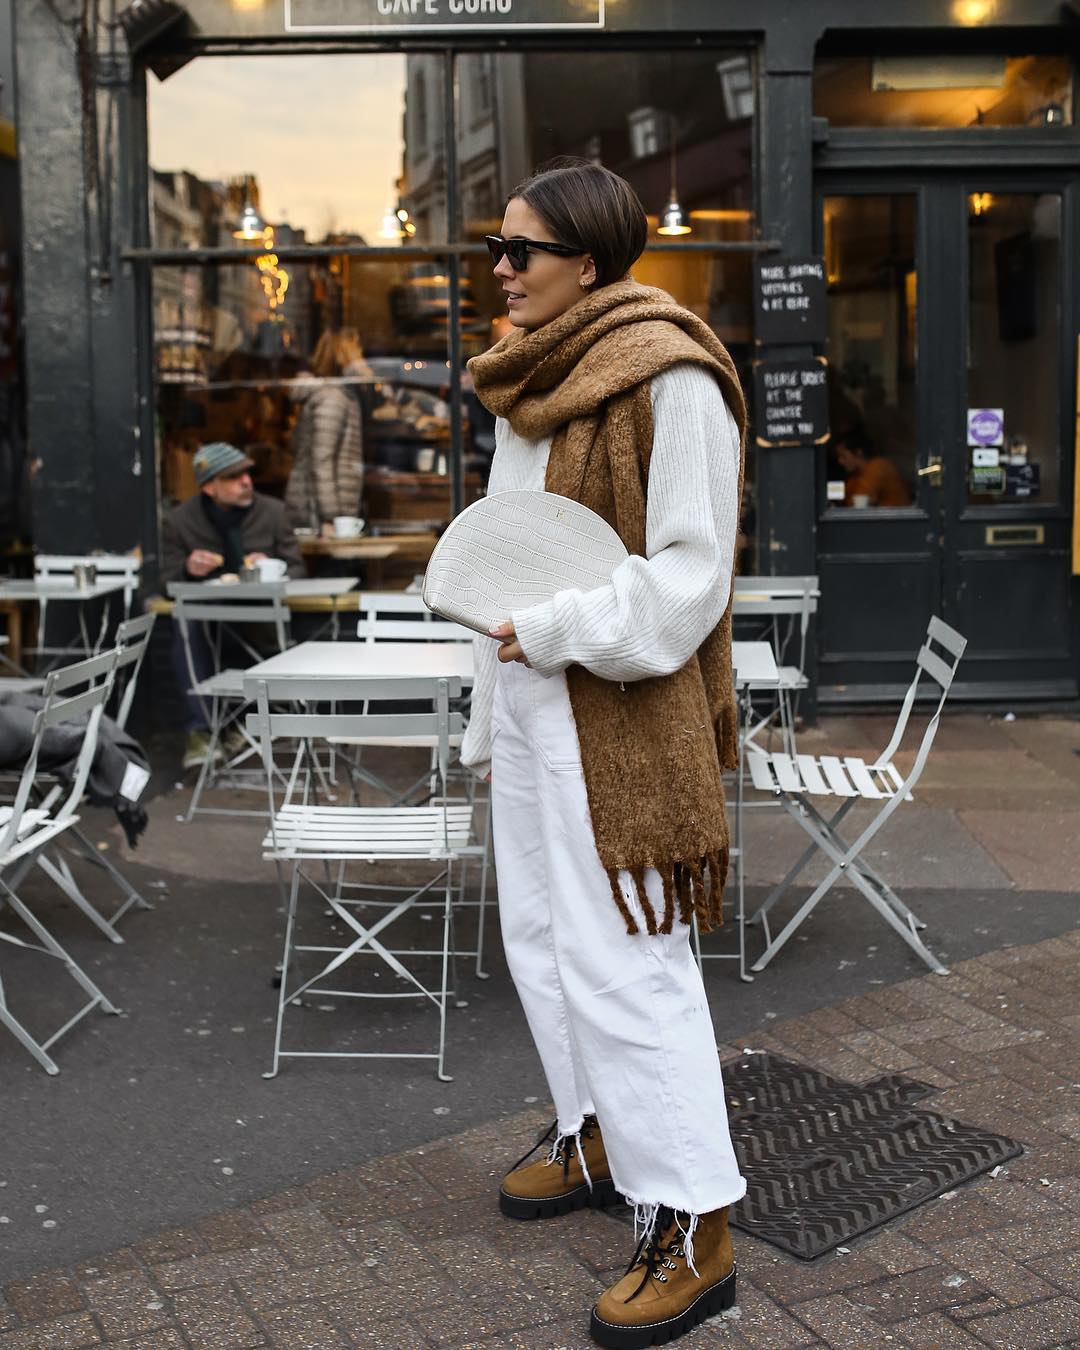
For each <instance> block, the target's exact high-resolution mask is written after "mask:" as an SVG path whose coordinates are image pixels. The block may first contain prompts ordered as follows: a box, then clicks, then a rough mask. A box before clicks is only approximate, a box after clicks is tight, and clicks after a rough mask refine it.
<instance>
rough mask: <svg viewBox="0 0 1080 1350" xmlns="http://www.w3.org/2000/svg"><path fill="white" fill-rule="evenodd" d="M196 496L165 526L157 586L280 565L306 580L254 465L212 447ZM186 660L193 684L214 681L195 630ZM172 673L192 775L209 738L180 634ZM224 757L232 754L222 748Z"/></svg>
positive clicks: (281, 514) (223, 447) (220, 445)
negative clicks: (266, 563)
mask: <svg viewBox="0 0 1080 1350" xmlns="http://www.w3.org/2000/svg"><path fill="white" fill-rule="evenodd" d="M194 463H195V481H196V482H197V483H198V485H199V489H200V490H199V491H198V492H197V493H196V494H195V496H194V497H192V498H190V499H189V500H188V501H186V502H181V503H180V505H179V506H177V507H174V508H173V510H172V511H170V512H169V514H168V516H167V517H166V519H165V524H164V530H163V549H162V563H161V579H162V581H163V582H166V583H167V582H170V581H207V580H209V579H211V578H213V577H218V576H222V575H223V574H225V573H229V572H239V571H240V569H241V567H242V566H243V565H244V562H245V561H247V562H255V561H257V560H258V559H260V558H282V559H284V561H285V563H286V564H287V565H288V574H289V576H291V577H300V576H303V575H304V564H303V562H302V561H301V558H300V550H299V548H298V547H297V544H296V536H295V535H294V534H293V532H292V530H291V528H290V527H289V524H288V522H287V521H286V519H285V507H284V505H283V503H281V502H279V501H277V500H275V499H274V498H273V497H265V496H263V494H262V493H260V492H256V491H255V488H254V487H253V486H252V482H251V467H252V461H251V460H250V459H249V458H248V457H247V455H245V454H244V453H243V451H241V450H237V448H236V446H234V445H227V444H226V443H225V442H224V441H215V442H213V444H211V445H204V446H203V447H202V449H201V450H200V451H199V452H198V453H197V454H196V456H195V461H194ZM191 643H192V646H191V659H192V664H193V665H194V666H195V674H196V676H197V678H198V679H200V680H203V679H206V678H208V677H209V676H210V675H211V674H212V673H213V658H212V655H211V652H210V649H209V646H208V645H207V643H206V640H205V637H204V635H203V633H202V630H201V629H200V628H196V629H195V630H194V631H193V632H192V634H191ZM173 665H174V668H175V670H176V676H177V680H178V682H179V684H180V688H181V690H182V691H183V692H184V694H185V696H186V700H187V712H186V715H185V730H186V731H187V744H186V746H185V749H184V760H183V765H184V768H185V769H190V768H192V767H194V766H195V765H198V764H201V763H202V762H203V761H204V760H205V758H206V755H207V750H208V739H209V738H208V734H207V726H206V713H205V711H204V709H203V705H202V701H201V700H200V699H198V698H196V697H195V696H194V695H193V694H192V693H191V676H190V674H189V672H188V665H187V658H186V656H185V654H184V648H183V643H182V642H181V640H180V634H179V631H178V630H174V633H173ZM225 750H226V753H228V750H229V747H228V746H226V747H225Z"/></svg>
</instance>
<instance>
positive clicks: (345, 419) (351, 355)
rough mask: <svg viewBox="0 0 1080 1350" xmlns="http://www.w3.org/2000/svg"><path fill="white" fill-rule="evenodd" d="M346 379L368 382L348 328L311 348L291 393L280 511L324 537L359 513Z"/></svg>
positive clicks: (356, 438) (359, 468)
mask: <svg viewBox="0 0 1080 1350" xmlns="http://www.w3.org/2000/svg"><path fill="white" fill-rule="evenodd" d="M350 377H351V378H353V379H362V378H364V377H367V378H368V379H370V378H371V369H370V367H369V366H368V364H367V362H366V361H365V360H364V352H363V348H362V347H361V346H360V340H359V338H358V337H357V335H356V332H355V330H354V329H351V328H342V329H338V330H336V331H335V330H328V331H327V332H325V333H323V335H322V337H321V338H320V339H319V341H318V344H317V346H316V348H315V354H314V356H313V357H312V361H311V373H310V374H304V375H301V376H300V377H298V378H297V379H296V380H295V381H294V382H293V385H292V390H291V393H292V397H293V398H294V399H295V400H296V401H297V402H298V403H299V404H300V405H301V407H300V414H299V416H298V417H297V420H296V426H295V428H294V430H293V437H292V449H293V455H294V457H295V458H294V461H293V467H292V472H291V473H290V474H289V483H288V486H287V487H286V489H285V509H286V511H287V512H288V516H289V523H290V524H291V525H292V527H293V528H294V529H295V528H297V527H302V528H309V529H313V530H315V531H316V532H317V533H320V534H328V533H331V532H332V530H333V520H334V517H335V516H358V515H359V514H360V493H361V490H362V488H363V485H364V433H363V421H362V418H361V413H360V403H359V400H358V399H357V397H356V395H355V394H354V393H353V391H352V388H351V387H350V385H349V383H348V381H349V379H350Z"/></svg>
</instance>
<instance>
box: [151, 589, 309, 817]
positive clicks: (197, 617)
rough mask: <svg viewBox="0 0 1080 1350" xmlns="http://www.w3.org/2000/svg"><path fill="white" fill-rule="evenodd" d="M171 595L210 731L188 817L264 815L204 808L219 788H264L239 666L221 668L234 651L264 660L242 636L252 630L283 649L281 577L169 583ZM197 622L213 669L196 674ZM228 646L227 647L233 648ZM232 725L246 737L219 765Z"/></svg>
mask: <svg viewBox="0 0 1080 1350" xmlns="http://www.w3.org/2000/svg"><path fill="white" fill-rule="evenodd" d="M168 590H169V595H170V596H171V597H172V599H173V601H174V604H173V613H172V617H173V623H175V624H177V625H178V627H179V630H180V637H181V641H182V642H183V646H184V656H185V660H186V662H187V669H188V678H189V679H190V681H191V692H192V694H193V695H194V696H195V697H196V698H198V699H200V700H201V701H202V705H203V708H204V710H205V713H206V721H207V725H208V727H209V731H210V743H209V746H208V749H207V755H206V759H205V760H204V761H203V764H202V767H201V769H200V770H199V776H198V779H197V780H196V783H195V788H194V790H193V791H192V794H191V801H190V803H189V805H188V811H187V817H186V819H187V820H188V821H190V820H191V819H192V817H193V816H194V815H195V813H196V812H205V813H207V814H213V815H226V816H261V815H263V812H262V811H261V810H258V811H246V810H243V809H241V808H239V807H220V806H202V805H200V802H201V800H202V796H203V793H204V792H207V791H209V790H210V789H212V788H216V787H233V788H257V789H258V790H259V791H262V787H263V783H262V769H261V764H260V760H259V757H258V747H257V746H256V745H255V743H254V742H253V741H252V740H251V739H250V737H248V736H247V734H246V732H245V731H244V721H243V714H244V712H245V710H246V707H247V698H246V697H245V695H244V670H243V669H242V668H239V667H231V666H225V665H224V660H225V658H226V657H228V656H231V655H235V654H237V653H239V654H241V655H246V656H247V657H250V660H251V664H255V663H256V662H258V661H261V660H263V659H264V658H265V656H266V653H265V652H260V651H259V650H258V649H257V648H256V647H255V646H254V645H253V644H252V642H251V641H249V640H248V637H247V636H245V633H249V634H250V633H251V630H252V629H254V628H259V629H261V630H262V631H263V632H264V633H269V632H272V633H273V635H274V639H275V641H276V644H277V650H278V651H279V652H283V651H284V650H285V648H286V646H287V641H288V639H287V635H288V631H289V617H290V616H289V609H288V606H287V605H286V604H285V582H284V581H273V582H237V583H235V584H234V585H217V584H215V583H213V582H205V581H203V582H172V583H170V585H169V588H168ZM196 625H200V626H201V629H202V632H203V634H204V635H205V638H206V643H207V646H208V647H209V649H210V653H211V658H212V661H213V665H214V671H213V673H212V674H211V675H210V676H209V677H208V678H206V679H200V678H199V675H198V673H197V672H196V669H195V660H194V656H193V652H192V644H193V641H194V640H195V639H194V632H195V626H196ZM230 644H231V645H230ZM233 729H236V730H238V731H240V732H241V733H243V734H244V743H243V744H242V745H240V746H239V748H237V749H236V750H235V751H234V752H232V753H230V754H227V755H224V756H223V762H222V763H221V764H220V765H219V764H218V763H217V758H218V752H219V750H223V749H224V740H225V737H226V736H227V735H228V733H229V732H230V731H231V730H233Z"/></svg>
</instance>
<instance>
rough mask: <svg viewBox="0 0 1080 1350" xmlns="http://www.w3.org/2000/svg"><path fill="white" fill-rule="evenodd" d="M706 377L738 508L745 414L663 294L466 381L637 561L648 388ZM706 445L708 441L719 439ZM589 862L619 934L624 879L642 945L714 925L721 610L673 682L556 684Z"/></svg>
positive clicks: (647, 452)
mask: <svg viewBox="0 0 1080 1350" xmlns="http://www.w3.org/2000/svg"><path fill="white" fill-rule="evenodd" d="M687 361H689V362H693V363H694V364H696V365H699V366H703V367H704V368H705V369H707V370H709V371H711V372H712V374H713V375H714V376H715V377H716V380H717V383H718V384H719V385H720V389H721V391H722V393H723V395H724V399H725V401H726V402H727V405H728V407H729V408H730V409H731V412H732V414H733V415H734V417H735V420H736V422H737V424H738V427H739V434H740V462H739V494H740V498H741V494H742V474H743V464H742V460H743V449H742V447H743V442H744V439H745V425H746V411H745V404H744V401H743V396H742V390H741V389H740V387H739V381H738V377H737V375H736V373H735V367H734V365H733V364H732V360H731V357H730V356H729V355H728V353H727V351H726V350H725V348H724V346H723V344H722V343H721V342H720V341H718V339H717V338H716V337H715V335H714V334H713V333H712V332H711V330H710V329H709V328H708V327H707V326H706V325H705V324H704V323H703V322H702V321H701V320H700V319H699V318H697V316H696V315H694V314H692V313H690V312H689V311H688V310H685V309H683V308H681V307H680V306H679V305H676V304H675V302H674V301H673V300H672V298H671V296H670V295H668V294H667V293H666V292H665V291H661V290H656V289H653V288H651V287H646V286H639V285H638V284H637V283H636V282H634V281H629V280H628V281H620V282H617V283H615V284H614V285H611V286H605V287H602V288H601V289H600V290H597V291H595V292H593V293H591V294H590V295H588V296H586V297H585V299H584V300H582V301H581V302H580V303H579V304H577V305H575V306H573V308H572V309H569V310H567V311H566V313H564V314H562V315H560V316H559V317H558V318H556V319H554V320H553V321H552V322H551V323H549V324H545V325H544V326H543V327H542V328H538V329H536V330H534V331H533V332H525V331H523V330H516V331H515V332H513V333H510V334H508V335H507V337H505V338H503V339H502V341H501V342H499V343H498V344H497V345H496V346H495V347H493V348H492V349H491V351H489V352H485V353H484V355H482V356H477V357H474V358H473V360H471V361H470V362H469V370H470V372H471V374H472V377H473V380H474V382H475V386H476V392H477V395H478V396H479V398H480V400H481V402H482V403H483V404H484V406H485V407H486V408H488V409H489V411H491V412H492V413H494V414H495V415H496V416H498V417H505V418H506V419H507V420H508V421H509V422H510V425H511V426H512V427H513V428H514V430H515V431H516V432H517V433H518V434H519V435H521V436H523V437H525V438H527V439H529V440H540V439H546V438H547V437H549V436H550V437H551V438H552V443H551V455H550V458H549V460H548V466H547V475H546V487H547V489H548V491H549V492H558V493H560V494H562V495H563V496H566V497H573V498H574V499H575V500H576V501H579V502H582V503H583V504H584V505H585V506H588V507H590V508H591V509H592V510H593V511H596V512H597V513H598V514H599V515H601V516H603V517H604V519H605V520H607V521H608V522H609V524H611V525H612V526H613V527H614V528H615V530H616V531H617V532H618V534H619V537H620V538H621V539H622V541H623V543H624V544H625V545H626V548H627V549H628V551H629V552H630V553H636V554H640V555H642V556H644V554H645V521H646V494H647V490H648V478H649V461H650V457H651V454H652V441H653V421H652V401H651V397H650V392H649V385H650V381H651V380H652V379H653V377H654V376H656V375H659V374H660V373H661V372H663V371H665V370H668V369H669V368H670V367H671V366H674V365H678V364H680V363H682V362H687ZM718 431H719V429H718ZM566 680H567V685H568V687H569V692H570V703H571V707H572V708H573V713H574V722H575V724H576V727H577V734H578V741H579V744H580V746H581V762H582V768H583V770H584V774H585V786H586V791H587V793H588V800H589V812H590V815H591V818H592V828H593V834H594V837H595V839H596V848H597V852H598V853H599V855H600V860H601V862H602V863H603V865H604V867H605V869H606V871H607V873H608V877H609V878H610V881H611V891H612V895H613V897H614V899H615V903H616V904H617V905H618V907H619V910H620V912H621V914H622V916H623V918H624V920H625V921H626V928H627V932H629V933H636V932H638V931H639V929H638V925H637V923H636V922H635V920H634V918H633V915H632V914H631V913H630V910H629V907H628V906H627V904H626V901H625V899H624V897H623V893H622V890H621V888H620V886H619V872H620V870H626V871H628V872H629V873H630V875H631V877H632V878H633V881H634V885H635V887H636V890H637V896H638V900H639V902H640V905H641V910H642V912H643V914H644V916H645V923H646V927H647V928H648V931H649V932H650V933H656V932H657V931H659V932H661V933H670V932H671V930H672V925H673V922H674V917H675V908H676V904H677V906H678V913H679V919H680V920H681V921H682V922H683V923H689V922H690V918H691V914H692V913H693V914H696V915H697V920H698V923H699V925H700V926H701V928H702V929H703V930H705V931H708V930H709V929H710V928H711V927H713V926H714V925H715V924H717V923H719V922H720V920H721V917H722V908H721V897H722V891H723V885H724V879H725V877H726V874H727V865H728V827H727V820H726V817H725V814H724V789H723V783H722V780H721V773H722V770H723V769H725V768H734V767H735V764H736V755H737V749H736V737H737V726H736V707H735V692H734V685H733V680H732V669H731V599H730V597H729V599H728V606H727V611H726V612H725V614H724V617H723V618H722V619H721V621H720V623H719V624H718V625H717V627H716V628H715V629H714V630H713V632H712V633H710V635H709V636H708V637H707V638H706V639H705V641H704V642H703V643H702V645H701V646H700V647H699V648H698V651H697V652H696V654H695V655H694V656H692V657H691V658H690V660H689V661H688V662H687V663H686V665H685V666H683V668H682V669H681V670H678V671H676V672H675V673H674V674H673V675H666V676H662V677H657V678H653V679H646V680H640V681H637V682H634V683H631V684H627V685H626V686H625V687H624V686H623V685H620V684H618V683H615V682H613V681H610V680H603V679H600V678H599V677H598V676H596V675H593V674H592V673H591V672H589V671H587V670H585V669H584V668H583V667H581V666H571V667H570V668H569V669H568V670H567V672H566ZM648 867H653V868H655V869H656V870H657V871H658V872H659V873H660V876H661V878H662V879H663V884H664V913H663V915H662V916H661V917H660V919H659V920H658V919H657V915H656V913H655V911H654V909H653V907H652V905H651V903H650V901H649V898H648V896H647V895H646V893H645V869H646V868H648Z"/></svg>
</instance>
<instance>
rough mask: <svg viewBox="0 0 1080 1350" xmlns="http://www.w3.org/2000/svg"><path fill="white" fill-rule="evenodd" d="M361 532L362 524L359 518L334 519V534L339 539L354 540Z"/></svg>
mask: <svg viewBox="0 0 1080 1350" xmlns="http://www.w3.org/2000/svg"><path fill="white" fill-rule="evenodd" d="M363 532H364V522H363V521H362V520H361V519H360V517H359V516H335V517H334V533H335V534H336V535H337V537H338V538H339V539H355V538H356V537H357V535H360V534H363Z"/></svg>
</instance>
